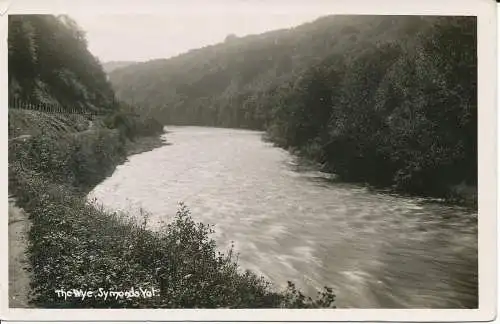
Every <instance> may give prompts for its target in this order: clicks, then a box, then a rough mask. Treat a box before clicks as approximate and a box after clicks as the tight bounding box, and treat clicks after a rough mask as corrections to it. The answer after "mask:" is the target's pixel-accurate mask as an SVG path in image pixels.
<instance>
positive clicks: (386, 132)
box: [110, 16, 477, 196]
mask: <svg viewBox="0 0 500 324" xmlns="http://www.w3.org/2000/svg"><path fill="white" fill-rule="evenodd" d="M110 80H111V82H112V84H113V87H114V88H115V90H116V93H117V96H118V97H119V98H120V99H123V100H124V101H126V102H128V103H131V104H134V105H137V106H139V107H141V109H143V110H145V111H149V112H151V113H152V114H154V115H155V116H156V117H157V118H159V119H160V120H161V121H162V122H163V123H171V124H180V125H183V124H191V125H208V126H223V127H242V128H251V129H262V130H266V131H267V134H268V138H269V139H270V140H272V141H273V142H275V143H276V144H278V145H280V146H283V147H286V148H293V149H295V151H297V152H300V153H301V154H303V155H306V156H307V157H310V158H312V159H314V160H316V161H318V162H320V163H321V164H322V165H323V166H324V167H325V168H326V169H328V170H330V171H333V172H335V173H337V174H339V175H340V176H342V177H343V178H345V179H349V180H354V181H365V182H369V183H371V184H374V185H381V186H390V187H394V188H396V189H400V190H404V191H408V192H412V193H418V194H430V195H433V196H450V193H452V192H455V193H457V191H460V189H457V188H465V187H474V186H476V185H477V54H476V18H475V17H431V16H428V17H419V16H328V17H323V18H320V19H318V20H316V21H314V22H312V23H308V24H304V25H301V26H298V27H296V28H292V29H288V30H279V31H273V32H269V33H265V34H262V35H253V36H248V37H243V38H234V37H233V38H228V39H226V41H225V42H223V43H220V44H216V45H213V46H207V47H204V48H201V49H197V50H192V51H190V52H188V53H186V54H183V55H179V56H177V57H174V58H170V59H164V60H154V61H150V62H146V63H141V64H136V65H133V66H129V67H125V68H122V69H119V70H115V71H114V72H112V73H111V74H110ZM452 188H455V189H452Z"/></svg>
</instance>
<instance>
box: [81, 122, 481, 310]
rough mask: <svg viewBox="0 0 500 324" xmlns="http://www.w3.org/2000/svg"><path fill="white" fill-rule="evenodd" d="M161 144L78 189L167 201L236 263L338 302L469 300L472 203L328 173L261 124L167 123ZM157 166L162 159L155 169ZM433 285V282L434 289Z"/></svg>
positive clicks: (160, 216) (159, 217)
mask: <svg viewBox="0 0 500 324" xmlns="http://www.w3.org/2000/svg"><path fill="white" fill-rule="evenodd" d="M169 130H170V131H171V132H170V133H169V134H168V141H169V142H170V143H172V145H171V146H167V147H162V148H159V149H156V150H154V151H152V152H148V153H146V154H143V155H139V156H136V157H134V158H133V159H131V160H130V161H129V163H127V164H125V165H123V166H122V167H120V168H119V169H117V170H116V171H115V173H114V174H113V175H112V176H111V177H109V178H107V179H106V180H105V181H103V182H101V183H100V184H99V185H98V186H97V187H96V188H95V189H94V190H93V192H92V193H91V194H90V195H89V196H90V198H91V199H93V198H96V199H97V201H98V202H99V203H100V204H103V205H104V206H105V207H106V209H108V210H127V211H131V213H134V214H135V212H137V214H140V213H139V209H140V207H141V206H142V207H144V209H147V210H148V211H150V212H151V215H150V216H151V217H150V218H149V219H148V224H150V228H152V229H161V223H162V221H163V222H169V221H170V220H171V217H170V215H173V214H174V213H175V211H176V210H177V205H176V203H177V201H183V202H185V203H186V204H187V206H189V208H190V210H191V211H192V213H193V218H194V219H196V220H197V221H199V222H202V223H205V224H214V225H215V227H214V228H215V230H216V233H215V235H216V236H215V238H216V242H217V245H218V247H219V250H221V251H224V249H225V248H226V246H230V245H231V243H232V242H234V247H235V252H239V257H238V259H239V262H240V264H241V266H242V267H243V268H246V269H250V270H252V271H254V272H255V273H258V274H259V275H260V274H262V275H264V276H265V277H266V278H268V280H269V281H271V282H273V283H275V284H276V285H284V286H286V282H287V280H292V281H294V282H295V283H297V286H298V287H299V288H301V289H302V290H303V291H304V292H306V293H307V295H311V296H314V294H315V290H316V289H318V288H320V287H321V286H322V285H330V286H331V287H332V288H333V289H334V291H335V292H337V294H338V295H337V299H336V305H337V307H339V308H474V307H476V306H477V238H478V236H477V211H474V210H469V209H466V208H462V207H459V206H454V205H445V204H443V203H442V202H441V201H436V200H432V199H424V198H415V197H410V196H402V195H395V194H394V195H393V194H389V193H386V192H382V191H377V190H372V189H370V188H368V187H366V186H363V185H361V184H353V183H346V182H343V181H340V180H338V179H330V178H329V176H328V174H324V173H322V172H320V171H319V170H318V169H316V168H314V167H311V168H309V167H308V166H307V165H306V166H304V165H302V164H301V163H300V162H299V161H297V158H296V157H295V156H293V155H291V154H289V153H288V152H287V151H285V150H282V149H280V148H276V147H274V146H272V145H270V144H269V143H265V142H262V141H261V140H260V135H261V133H260V132H251V131H246V130H236V129H219V128H210V127H205V128H203V127H171V128H169ZM159 166H162V167H159ZM436 287H438V288H436Z"/></svg>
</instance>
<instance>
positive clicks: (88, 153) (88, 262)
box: [9, 127, 334, 308]
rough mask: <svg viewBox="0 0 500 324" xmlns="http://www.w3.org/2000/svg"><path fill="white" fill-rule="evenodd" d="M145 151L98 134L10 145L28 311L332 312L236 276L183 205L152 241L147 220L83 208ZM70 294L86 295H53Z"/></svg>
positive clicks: (327, 300)
mask: <svg viewBox="0 0 500 324" xmlns="http://www.w3.org/2000/svg"><path fill="white" fill-rule="evenodd" d="M124 138H125V140H124ZM127 143H128V144H127ZM151 143H154V141H147V140H145V141H144V142H141V140H137V139H136V142H135V144H134V145H131V144H130V141H128V140H127V139H126V136H123V129H121V130H120V129H107V128H102V127H98V128H95V129H93V130H91V131H86V132H79V133H68V134H66V136H60V135H59V134H55V133H50V132H41V133H40V134H39V135H38V136H36V137H32V138H30V139H28V140H25V141H11V142H9V192H10V193H12V194H14V195H15V196H16V197H17V202H18V204H19V206H21V207H23V208H24V209H25V210H26V211H27V212H28V213H29V215H30V218H31V222H32V226H31V230H30V232H29V259H30V263H31V268H32V271H33V274H32V284H31V286H32V290H33V292H32V296H33V299H32V303H33V305H35V306H36V307H42V308H80V307H93V308H109V307H111V308H121V307H135V308H215V307H223V308H261V307H264V308H271V307H291V308H307V307H333V302H334V295H333V293H332V291H331V290H330V289H325V290H324V291H323V292H322V293H320V294H319V296H318V298H317V299H315V300H312V299H310V298H306V297H305V296H304V295H303V294H302V293H301V292H300V291H298V290H296V289H295V287H294V286H293V284H290V285H289V287H288V288H287V289H286V290H283V291H277V290H276V289H275V288H274V287H273V286H272V285H271V284H270V283H269V282H266V281H265V280H264V279H263V278H259V277H257V276H256V275H254V274H252V273H251V272H248V271H247V272H243V271H242V270H241V269H239V267H238V265H237V262H236V258H235V254H234V253H233V251H228V252H227V253H225V254H222V253H220V252H219V251H217V249H216V243H215V241H214V240H212V239H211V238H210V235H211V234H212V233H213V229H212V227H211V226H208V225H205V224H201V223H196V222H194V221H193V219H192V218H191V216H190V214H189V211H188V209H187V208H186V207H185V206H181V207H180V209H179V212H178V213H177V215H176V216H175V218H174V220H173V221H172V222H171V223H169V224H166V225H165V226H164V228H162V229H161V230H160V231H158V232H152V231H149V230H147V229H146V225H147V215H144V219H142V221H141V222H139V223H138V222H137V220H135V219H131V218H130V217H128V216H127V215H123V214H118V213H109V212H106V211H104V210H103V209H102V208H99V207H96V206H95V205H94V204H91V203H89V202H87V201H86V198H85V196H86V193H87V192H88V191H89V190H90V188H92V187H93V186H95V185H96V184H97V183H98V182H100V181H102V180H103V179H104V178H105V177H106V176H107V175H109V174H111V173H112V172H113V170H114V168H115V167H116V165H118V164H119V163H121V162H122V161H124V160H125V158H126V156H127V151H129V152H132V153H133V152H138V151H137V150H138V149H139V148H141V147H142V149H145V148H146V147H148V145H151ZM156 144H158V143H156ZM134 146H135V149H134V150H135V151H134V150H132V148H133V147H134ZM127 148H128V149H127ZM243 252H244V251H243ZM73 289H76V293H77V294H78V293H79V291H80V290H81V291H82V292H83V291H85V292H87V291H92V292H93V295H92V296H88V295H87V296H86V297H85V298H84V297H82V296H80V297H75V296H69V295H64V294H63V292H62V291H65V292H67V291H72V290H73ZM110 292H117V293H118V295H113V296H111V295H109V293H110ZM120 292H122V294H123V295H121V294H120ZM106 293H107V294H108V295H106ZM143 293H144V294H147V293H150V294H151V295H150V296H147V295H142V294H143Z"/></svg>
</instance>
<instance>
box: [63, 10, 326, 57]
mask: <svg viewBox="0 0 500 324" xmlns="http://www.w3.org/2000/svg"><path fill="white" fill-rule="evenodd" d="M70 16H71V17H72V18H73V19H75V20H76V22H77V23H78V24H79V25H80V26H81V27H82V29H83V30H84V31H86V38H87V41H88V45H89V49H90V51H91V52H92V53H93V54H94V55H95V56H97V57H98V58H99V60H100V61H101V62H109V61H147V60H150V59H156V58H168V57H172V56H175V55H178V54H181V53H184V52H186V51H188V50H190V49H194V48H200V47H203V46H206V45H211V44H215V43H219V42H222V41H224V39H225V37H226V36H227V35H229V34H235V35H237V36H245V35H249V34H260V33H263V32H266V31H270V30H276V29H281V28H289V27H293V26H297V25H300V24H302V23H305V22H309V21H313V20H315V19H316V18H318V17H320V16H321V14H318V13H313V12H304V13H299V12H294V13H288V14H286V13H281V14H280V13H272V12H271V13H268V14H266V13H263V12H260V13H258V14H257V13H241V12H234V13H224V12H220V13H203V12H197V13H191V14H189V13H182V14H176V15H174V14H170V15H168V14H157V15H155V14H150V13H147V14H134V15H132V14H115V15H110V14H105V15H90V14H70Z"/></svg>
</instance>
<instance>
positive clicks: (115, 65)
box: [102, 61, 137, 73]
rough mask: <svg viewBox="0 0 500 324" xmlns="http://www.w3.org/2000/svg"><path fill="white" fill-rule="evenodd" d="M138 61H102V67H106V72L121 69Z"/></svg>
mask: <svg viewBox="0 0 500 324" xmlns="http://www.w3.org/2000/svg"><path fill="white" fill-rule="evenodd" d="M136 63H137V62H133V61H110V62H105V63H102V68H103V69H104V72H106V73H111V72H113V71H114V70H116V69H120V68H123V67H126V66H129V65H132V64H136Z"/></svg>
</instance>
